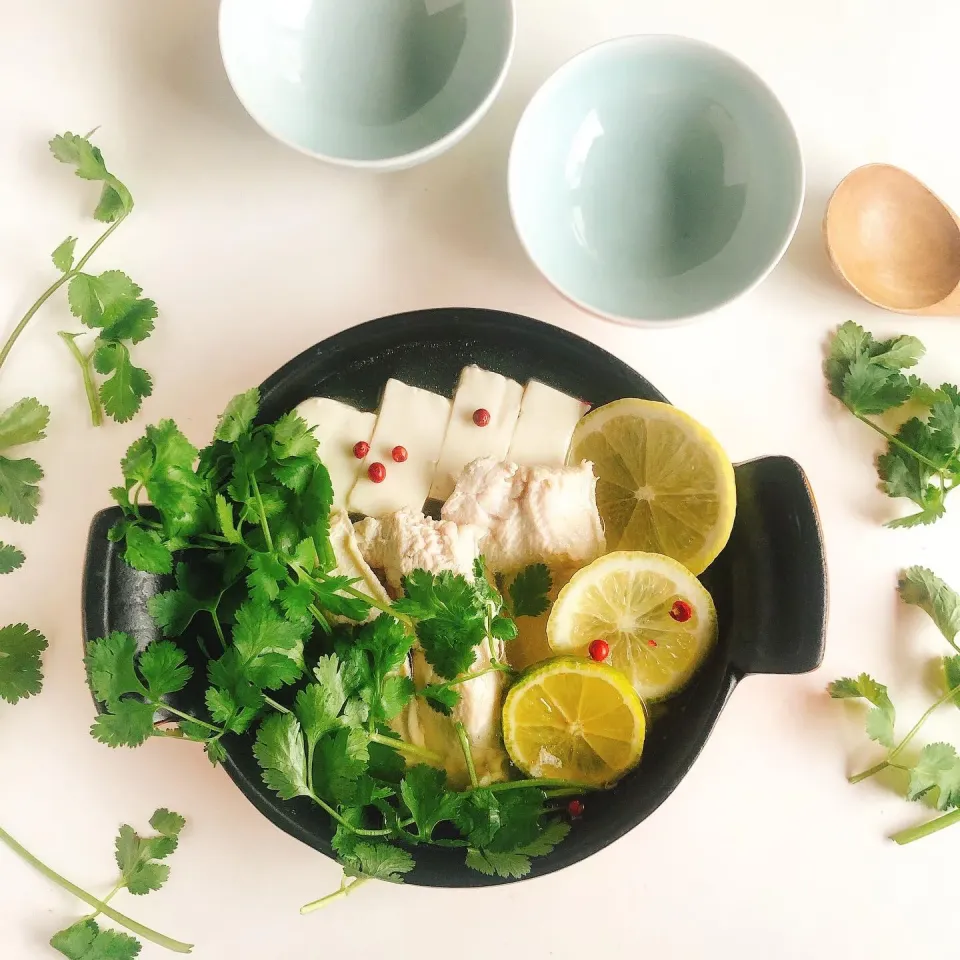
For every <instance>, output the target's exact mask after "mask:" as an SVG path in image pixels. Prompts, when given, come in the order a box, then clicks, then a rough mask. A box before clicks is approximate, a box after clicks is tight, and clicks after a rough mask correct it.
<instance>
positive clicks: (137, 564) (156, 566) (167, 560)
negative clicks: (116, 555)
mask: <svg viewBox="0 0 960 960" xmlns="http://www.w3.org/2000/svg"><path fill="white" fill-rule="evenodd" d="M126 541H127V549H126V550H125V551H124V554H123V559H124V560H126V562H127V563H128V564H130V566H131V567H133V568H134V569H135V570H142V571H143V572H144V573H170V572H171V571H172V570H173V554H172V553H171V552H170V548H169V547H168V546H167V545H166V544H165V543H164V542H163V539H162V537H161V536H160V534H159V533H158V532H157V531H156V530H149V529H147V528H145V527H136V526H131V527H128V528H127V531H126Z"/></svg>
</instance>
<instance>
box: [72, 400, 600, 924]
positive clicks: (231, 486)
mask: <svg viewBox="0 0 960 960" xmlns="http://www.w3.org/2000/svg"><path fill="white" fill-rule="evenodd" d="M258 407H259V397H258V394H257V391H256V390H251V391H248V392H246V393H244V394H241V395H240V396H238V397H235V398H234V399H233V400H232V401H231V402H230V404H229V405H228V407H227V409H226V410H225V412H224V414H223V415H222V417H221V418H220V421H219V424H218V426H217V429H216V433H215V436H214V441H213V443H212V444H211V445H210V446H208V447H206V448H205V449H204V450H202V451H198V450H197V449H196V448H195V447H193V446H192V444H190V443H189V441H188V440H187V439H186V437H184V436H183V434H182V433H181V432H180V431H179V430H178V428H177V427H176V425H175V424H173V423H172V422H171V421H163V422H161V423H160V424H158V425H156V426H151V427H148V428H147V430H146V433H145V435H144V436H143V437H142V438H141V439H139V440H137V441H136V442H134V443H133V445H132V446H131V447H130V449H129V450H128V451H127V455H126V457H125V458H124V460H123V463H122V470H123V476H124V483H123V486H120V487H116V488H115V489H114V490H113V491H112V493H113V496H114V499H115V500H116V501H117V502H118V503H119V504H120V506H121V508H122V511H123V520H121V521H120V522H119V523H118V524H117V526H116V527H115V528H114V529H113V530H112V531H111V534H110V536H111V539H113V540H115V541H117V542H118V543H122V545H123V550H124V554H123V555H124V557H125V559H126V561H127V562H128V563H129V564H131V565H132V566H134V567H136V568H138V569H140V570H144V571H147V572H151V573H171V572H174V571H175V574H176V578H175V579H176V587H175V588H174V589H172V590H168V591H166V592H164V593H161V594H159V595H158V596H156V597H154V598H153V599H152V600H151V601H150V611H151V613H152V615H153V616H154V618H155V619H156V620H157V622H158V624H159V625H160V627H161V629H162V631H163V633H164V636H165V637H166V638H169V639H164V640H160V641H155V642H154V643H152V644H151V645H149V646H147V647H146V648H145V649H144V650H143V651H142V652H141V651H138V649H137V644H136V642H135V640H134V639H133V638H131V637H129V636H127V635H125V634H119V633H115V634H112V635H111V636H109V637H105V638H102V639H100V640H96V641H94V642H93V643H91V644H90V646H89V649H88V654H87V667H88V671H89V678H90V684H91V687H92V689H93V692H94V695H95V696H96V698H97V700H98V701H99V702H100V703H101V704H102V710H103V712H102V713H101V715H100V716H99V717H98V719H97V721H96V722H95V724H94V727H93V733H94V736H96V737H97V738H98V739H100V740H102V741H103V742H105V743H107V744H109V745H111V746H120V745H123V746H136V745H139V744H141V743H143V742H144V741H145V740H146V739H148V738H149V737H152V736H176V737H181V738H183V739H189V740H196V741H199V742H202V743H203V744H204V745H205V749H206V750H207V752H208V755H209V756H210V758H211V760H213V762H218V761H219V760H222V759H223V757H224V756H225V750H226V749H227V748H228V746H229V745H230V744H231V740H230V738H231V737H232V736H234V735H236V734H241V733H245V732H247V731H254V730H255V745H254V753H255V755H256V759H257V761H258V763H259V765H260V767H261V770H262V772H263V778H264V782H265V783H266V784H267V786H268V787H270V789H272V790H274V791H275V792H276V793H277V794H278V795H279V796H280V797H281V798H282V799H284V800H293V799H294V798H300V799H307V800H309V801H311V802H313V803H314V804H315V805H317V806H319V807H320V808H322V809H323V810H324V811H325V812H326V813H327V815H328V816H329V817H330V818H331V820H332V821H333V823H334V824H335V825H336V834H335V837H334V848H335V850H336V852H337V854H338V857H339V859H340V861H341V863H342V864H343V866H344V873H345V876H346V877H348V878H350V882H345V883H344V884H343V885H342V887H341V889H340V890H338V891H337V892H336V893H334V894H331V895H330V896H329V897H325V898H323V899H322V900H321V901H317V902H316V903H314V904H308V905H307V906H306V907H304V912H308V911H310V910H313V909H316V908H317V907H318V906H321V905H324V904H326V903H328V902H331V901H333V900H336V899H338V898H339V897H342V896H345V895H347V894H348V893H349V892H350V891H352V890H354V889H355V888H356V887H357V886H358V885H360V884H362V883H365V882H366V881H367V880H370V879H380V880H389V881H394V882H400V881H401V880H402V879H403V876H404V875H405V874H406V873H408V872H409V871H410V870H411V869H413V867H414V859H415V856H416V848H417V847H419V846H421V845H424V844H430V845H437V846H443V847H451V848H459V849H460V850H461V851H462V853H463V856H464V858H465V860H466V862H467V864H468V865H469V866H471V867H473V868H475V869H477V870H481V871H483V872H485V873H492V874H496V875H499V876H504V877H517V876H523V875H525V874H526V873H527V872H528V871H529V869H530V858H531V857H536V856H543V855H545V854H547V853H549V851H550V850H551V849H552V848H553V846H554V845H555V844H556V843H557V842H558V841H559V840H560V839H562V837H563V836H564V835H565V833H566V831H567V829H568V828H567V826H566V824H564V823H562V822H560V821H559V820H558V817H557V812H556V810H555V809H553V808H551V807H550V806H549V805H548V801H549V799H550V798H551V794H550V789H551V788H559V789H562V790H563V791H565V792H569V791H570V790H573V789H580V788H581V786H582V785H578V784H570V783H565V782H561V781H550V780H536V781H512V782H508V783H492V784H486V785H483V784H480V783H479V782H478V781H477V778H476V772H475V768H474V765H473V760H472V755H471V747H470V742H469V738H468V737H467V736H466V733H465V731H463V729H462V727H461V728H460V733H461V738H460V739H461V746H462V749H463V751H464V759H465V762H466V764H467V768H468V770H470V771H471V780H472V783H471V787H470V789H468V790H466V791H456V790H453V789H451V788H450V787H449V785H448V784H447V779H446V774H445V773H444V772H443V771H442V770H441V769H437V767H436V766H435V765H436V764H439V763H440V762H441V758H440V757H439V756H437V755H436V754H434V753H433V752H431V751H430V750H427V749H424V748H423V747H420V746H417V745H416V744H413V743H408V742H406V741H405V740H402V739H400V737H399V736H398V735H397V733H396V732H395V730H394V729H393V726H392V725H393V724H394V723H395V721H396V720H397V718H399V717H400V715H401V714H403V712H404V710H405V708H406V707H407V706H408V705H409V704H410V702H411V701H412V700H413V698H414V697H417V696H419V697H421V698H423V699H424V700H426V701H427V702H428V703H430V704H431V705H433V706H435V707H436V708H437V709H439V710H441V711H442V712H445V713H449V712H450V711H451V710H452V709H453V707H454V706H456V703H457V701H458V700H459V697H460V692H459V689H458V688H460V687H462V685H463V684H464V683H467V682H469V681H470V680H471V679H472V678H473V677H475V676H479V675H481V674H483V673H487V672H489V671H493V670H497V671H501V672H507V673H512V671H511V670H510V668H509V667H508V666H507V665H506V664H504V663H501V662H499V661H498V660H497V656H496V655H497V651H498V650H499V649H500V648H499V644H500V643H501V642H503V641H508V640H511V639H512V638H513V637H515V636H516V632H517V629H516V625H515V624H514V622H513V620H512V619H511V618H510V617H508V616H507V615H506V614H505V612H504V611H505V605H504V601H503V598H502V597H501V595H500V593H499V591H498V590H497V589H496V588H495V587H494V586H493V585H492V584H491V582H490V580H489V579H488V577H487V576H486V571H485V570H484V567H483V564H482V562H478V563H477V565H476V569H475V571H474V578H473V580H469V579H468V578H466V577H463V576H460V575H456V574H453V573H450V572H444V573H436V574H433V573H428V572H426V571H423V570H416V571H414V572H413V573H411V574H410V575H409V576H408V577H406V578H405V580H404V589H405V596H404V597H403V599H401V600H398V601H396V602H395V603H393V604H386V603H380V602H379V601H377V600H376V599H374V598H372V597H369V596H367V595H366V594H364V593H363V592H361V591H360V590H359V589H358V588H357V587H356V586H355V584H354V581H351V580H349V579H348V578H346V577H343V576H340V575H338V574H337V573H336V571H335V561H334V557H333V552H332V547H331V544H330V540H329V533H328V521H329V511H330V505H331V501H332V490H331V486H330V479H329V476H328V474H327V471H326V468H325V467H324V466H323V465H322V463H321V462H320V460H319V459H318V457H317V442H316V439H315V438H314V436H313V434H312V432H311V430H310V428H309V427H308V426H307V424H306V423H305V422H304V421H303V420H301V419H300V418H299V417H297V416H296V415H295V414H287V415H285V416H283V417H281V418H280V419H279V420H278V421H277V422H276V423H274V424H257V423H256V415H257V412H258ZM143 497H146V498H147V499H149V501H150V503H151V504H152V509H149V510H148V509H147V508H146V507H145V506H142V505H141V498H143ZM175 557H176V559H177V562H175ZM545 587H546V589H549V578H548V577H547V578H546V580H545V578H544V577H543V575H542V572H541V571H539V570H533V571H532V572H529V573H527V575H526V577H525V578H524V580H523V585H522V586H521V587H520V588H519V591H518V592H517V593H516V595H515V597H514V604H515V605H518V606H519V607H521V608H523V609H525V610H530V609H533V608H534V607H535V606H536V605H537V603H538V602H539V601H537V599H536V597H537V596H538V595H539V594H541V593H543V592H544V588H545ZM371 608H376V609H379V610H380V614H379V616H377V617H376V618H375V619H373V620H372V621H370V622H364V621H366V620H367V618H368V616H369V613H370V611H371ZM334 618H336V619H337V620H343V619H345V620H347V621H351V620H352V621H354V623H352V624H351V623H349V622H347V623H338V625H337V626H336V627H334V625H333V621H334ZM188 627H189V628H190V630H191V640H190V641H189V642H190V643H194V642H195V643H197V644H198V645H199V646H200V652H202V653H203V654H204V656H205V657H206V660H207V670H206V693H205V698H204V700H205V704H204V706H205V708H206V709H205V710H203V711H201V713H202V715H199V714H197V713H188V712H186V711H184V710H181V709H179V707H175V706H173V705H172V704H171V703H170V702H169V698H170V697H172V696H175V695H176V694H179V693H181V692H182V691H184V689H185V688H186V686H187V684H188V682H189V681H190V679H191V676H192V673H193V671H192V669H191V667H190V666H188V665H187V663H186V655H185V653H184V651H183V650H182V649H181V647H179V646H178V645H176V644H175V643H174V642H173V640H174V639H176V638H178V637H181V636H182V635H183V634H184V632H185V631H186V630H187V629H188ZM183 642H184V643H186V642H188V641H186V640H184V641H183ZM414 642H419V644H420V646H421V647H422V649H423V652H424V655H425V656H426V658H427V661H428V662H429V663H430V664H431V666H432V667H433V669H434V670H435V672H436V673H437V675H438V677H439V681H438V682H437V683H434V684H430V685H429V686H427V687H426V688H424V689H422V690H416V689H415V688H414V684H413V682H412V680H411V679H410V677H409V676H408V675H407V670H406V664H407V659H408V655H409V654H410V651H411V648H412V646H413V644H414ZM317 644H319V645H321V646H322V647H323V648H324V649H325V652H322V653H317V652H316V651H315V649H314V645H317ZM218 648H219V649H218ZM478 649H481V650H484V651H485V657H484V660H483V663H484V664H487V663H489V665H485V666H478V668H477V669H475V670H473V671H472V672H471V669H472V668H473V667H474V664H475V663H476V662H477V660H478ZM275 696H276V697H277V698H279V699H274V697H275ZM164 714H165V715H166V717H167V718H168V720H169V723H170V725H167V724H161V723H158V722H157V717H158V716H163V715H164ZM236 742H237V743H238V744H240V743H241V742H240V741H236ZM238 748H239V746H238ZM583 789H589V788H587V787H584V788H583Z"/></svg>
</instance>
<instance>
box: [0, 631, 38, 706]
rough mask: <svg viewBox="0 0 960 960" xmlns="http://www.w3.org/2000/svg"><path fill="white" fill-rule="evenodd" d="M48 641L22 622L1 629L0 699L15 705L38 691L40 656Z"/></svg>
mask: <svg viewBox="0 0 960 960" xmlns="http://www.w3.org/2000/svg"><path fill="white" fill-rule="evenodd" d="M46 649H47V640H46V637H44V636H43V634H41V633H39V632H38V631H37V630H31V629H30V628H29V627H28V626H27V625H26V624H25V623H12V624H10V625H9V626H6V627H0V698H2V699H3V700H6V701H7V702H8V703H16V702H17V701H18V700H22V699H25V698H26V697H32V696H35V695H36V694H38V693H39V692H40V687H41V685H42V683H43V676H42V674H41V672H40V655H41V654H42V653H43V651H44V650H46Z"/></svg>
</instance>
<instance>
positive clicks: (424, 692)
mask: <svg viewBox="0 0 960 960" xmlns="http://www.w3.org/2000/svg"><path fill="white" fill-rule="evenodd" d="M416 692H417V694H418V695H419V696H421V697H423V699H424V700H426V701H427V703H429V704H430V706H431V707H433V709H434V710H436V711H437V712H438V713H442V714H443V715H444V716H445V717H449V716H450V714H451V713H452V712H453V708H454V707H455V706H456V705H457V704H458V703H459V702H460V691H459V690H457V688H456V687H453V686H450V685H449V684H446V683H431V684H428V685H427V686H425V687H423V688H422V689H420V690H417V691H416Z"/></svg>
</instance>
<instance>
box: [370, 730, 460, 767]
mask: <svg viewBox="0 0 960 960" xmlns="http://www.w3.org/2000/svg"><path fill="white" fill-rule="evenodd" d="M367 736H368V737H369V739H370V741H371V742H372V743H379V744H380V745H381V746H384V747H393V749H394V750H396V751H397V753H406V754H409V755H410V756H411V757H417V758H418V759H420V760H426V761H427V763H443V757H441V756H440V754H438V753H434V752H433V751H432V750H427V749H426V747H418V746H417V745H416V744H415V743H408V742H407V741H406V740H396V739H395V738H393V737H385V736H383V734H380V733H369V734H367Z"/></svg>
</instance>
